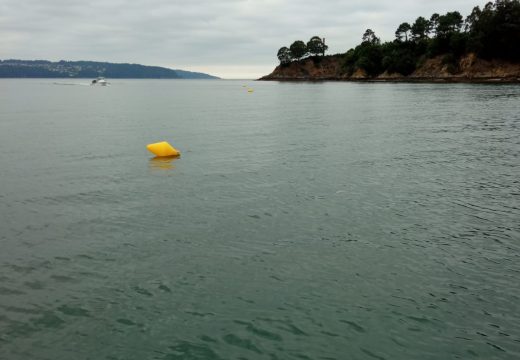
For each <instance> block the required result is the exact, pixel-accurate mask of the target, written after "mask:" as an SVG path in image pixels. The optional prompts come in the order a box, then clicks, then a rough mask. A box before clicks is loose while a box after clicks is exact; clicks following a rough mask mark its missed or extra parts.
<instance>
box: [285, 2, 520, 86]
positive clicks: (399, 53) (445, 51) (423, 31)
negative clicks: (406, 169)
mask: <svg viewBox="0 0 520 360" xmlns="http://www.w3.org/2000/svg"><path fill="white" fill-rule="evenodd" d="M295 43H296V42H295ZM301 43H303V42H301ZM293 45H294V44H293ZM300 45H301V44H300ZM304 45H305V44H304ZM282 49H284V48H282ZM282 49H280V51H282ZM285 49H287V48H285ZM280 51H279V52H278V55H279V56H278V58H279V59H280V62H281V63H282V64H287V63H288V62H290V61H291V60H294V59H300V58H301V57H302V56H305V55H307V54H309V52H307V53H305V54H303V55H301V53H298V55H301V56H295V55H292V56H289V55H291V54H292V45H291V48H290V49H287V51H285V52H282V53H284V54H285V55H284V56H283V57H282V58H280ZM287 52H288V53H289V55H288V54H287ZM468 53H474V54H476V55H477V56H478V57H481V58H484V59H492V58H494V59H502V60H509V61H514V62H517V61H520V0H495V2H494V3H492V2H489V3H487V4H486V5H485V6H484V8H482V9H481V8H480V7H478V6H476V7H475V8H473V11H472V12H471V14H469V15H468V16H467V17H466V18H463V16H462V15H461V14H460V13H459V12H458V11H453V12H448V13H446V14H444V15H439V14H433V15H431V16H430V17H429V18H425V17H422V16H420V17H418V18H417V19H415V21H414V22H413V23H411V24H410V23H408V22H404V23H402V24H400V25H399V26H398V27H397V29H396V31H395V39H394V40H393V41H389V42H385V43H381V41H380V39H379V38H378V37H377V36H376V34H375V33H374V31H372V30H371V29H367V30H366V31H365V33H364V34H363V37H362V42H361V44H359V45H358V46H356V47H355V48H353V49H350V50H349V51H348V52H347V53H345V54H344V55H343V57H344V63H343V66H344V69H345V72H346V73H347V74H348V75H352V74H353V73H354V71H356V69H362V70H363V71H365V72H366V74H367V75H368V76H377V75H378V74H381V73H383V72H385V71H387V72H388V73H400V74H402V75H409V74H411V73H412V72H413V71H414V70H415V69H416V68H417V67H419V66H420V65H421V64H422V63H423V62H424V61H425V60H426V59H428V58H432V57H435V56H439V55H442V56H443V57H442V61H443V63H444V64H445V65H447V69H448V71H450V72H452V73H453V72H456V71H457V64H458V60H459V59H460V57H461V56H463V55H465V54H468ZM323 54H324V52H323V53H322V54H321V55H323ZM316 55H318V54H316Z"/></svg>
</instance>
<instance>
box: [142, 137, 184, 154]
mask: <svg viewBox="0 0 520 360" xmlns="http://www.w3.org/2000/svg"><path fill="white" fill-rule="evenodd" d="M146 148H147V149H148V151H150V152H151V153H152V154H154V155H155V156H160V157H163V156H180V155H181V153H180V152H179V150H177V149H176V148H174V147H173V146H171V145H170V144H168V142H167V141H162V142H158V143H154V144H148V145H146Z"/></svg>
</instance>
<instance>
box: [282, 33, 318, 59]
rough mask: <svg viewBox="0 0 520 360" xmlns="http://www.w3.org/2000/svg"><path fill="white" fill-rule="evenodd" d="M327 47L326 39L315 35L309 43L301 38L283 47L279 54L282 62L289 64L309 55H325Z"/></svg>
mask: <svg viewBox="0 0 520 360" xmlns="http://www.w3.org/2000/svg"><path fill="white" fill-rule="evenodd" d="M327 49H328V46H327V45H325V39H322V38H320V37H319V36H313V37H311V38H310V40H309V41H308V42H307V44H305V43H304V42H303V41H301V40H296V41H295V42H293V43H292V44H291V46H290V47H289V48H288V47H286V46H283V47H281V48H280V49H279V50H278V54H277V56H278V60H280V64H282V65H287V64H289V63H290V62H291V61H294V60H301V59H303V58H305V57H307V56H319V55H321V56H324V55H325V51H327Z"/></svg>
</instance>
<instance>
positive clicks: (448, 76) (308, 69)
mask: <svg viewBox="0 0 520 360" xmlns="http://www.w3.org/2000/svg"><path fill="white" fill-rule="evenodd" d="M258 80H262V81H352V82H390V83H400V82H401V83H402V82H406V83H492V84H497V83H507V84H512V83H513V84H514V83H520V64H517V63H510V62H506V61H500V60H484V59H479V58H477V57H476V56H475V55H474V54H469V55H466V56H464V57H462V58H461V59H459V60H458V61H457V63H456V64H451V65H446V64H443V61H442V56H438V57H435V58H432V59H427V60H426V61H425V62H424V63H423V64H422V65H421V66H420V67H419V68H417V69H416V70H415V71H414V72H413V73H412V74H410V75H408V76H403V75H401V74H388V73H386V72H385V73H383V74H380V75H378V76H376V77H369V76H367V75H366V73H364V72H363V71H362V70H361V69H358V70H356V71H355V72H354V73H353V74H347V73H345V71H344V69H343V66H342V56H341V55H332V56H326V57H322V58H316V57H314V58H306V59H303V60H300V61H295V62H292V63H290V64H287V65H279V66H277V67H276V68H275V70H274V71H273V72H272V73H271V74H269V75H266V76H264V77H262V78H260V79H258Z"/></svg>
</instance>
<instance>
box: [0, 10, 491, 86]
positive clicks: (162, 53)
mask: <svg viewBox="0 0 520 360" xmlns="http://www.w3.org/2000/svg"><path fill="white" fill-rule="evenodd" d="M485 2H486V1H481V2H479V1H478V0H437V1H432V0H401V1H396V0H322V1H319V0H191V1H188V0H186V1H180V0H134V1H129V0H93V1H85V0H0V59H8V58H11V59H46V60H61V59H64V60H95V61H110V62H130V63H140V64H145V65H158V66H165V67H170V68H177V69H183V70H192V71H202V72H207V73H210V74H213V75H217V76H220V77H223V78H257V77H259V76H261V75H265V74H267V73H269V72H271V70H272V69H273V68H274V66H276V65H277V62H278V60H277V59H276V53H277V51H278V49H279V48H280V47H281V46H284V45H285V46H289V45H290V44H291V43H292V42H293V41H294V40H304V41H305V42H307V40H308V39H309V38H310V37H312V36H314V35H318V36H321V37H325V38H326V43H327V44H328V45H329V53H331V54H333V53H338V52H345V51H346V50H348V49H349V48H351V47H353V46H355V45H357V44H358V43H359V42H360V39H361V35H362V34H363V32H364V30H365V29H367V28H371V29H373V30H374V31H375V32H376V35H378V36H379V37H380V38H381V39H382V40H383V41H385V40H391V39H392V38H393V36H394V35H393V34H394V31H395V29H396V28H397V26H398V25H399V24H400V23H401V22H404V21H408V22H413V20H414V19H415V18H417V17H418V16H421V15H422V16H425V17H427V18H429V17H430V15H431V14H432V13H434V12H438V13H440V14H443V13H445V12H447V11H453V10H458V11H460V12H461V13H462V15H463V16H464V17H465V16H466V15H468V14H469V13H470V12H471V9H472V8H473V7H474V6H475V5H479V6H481V7H482V6H483V5H484V3H485Z"/></svg>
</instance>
